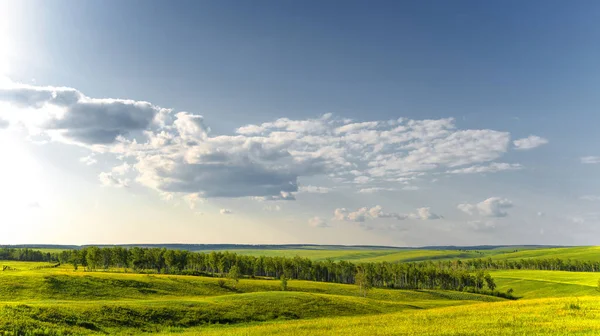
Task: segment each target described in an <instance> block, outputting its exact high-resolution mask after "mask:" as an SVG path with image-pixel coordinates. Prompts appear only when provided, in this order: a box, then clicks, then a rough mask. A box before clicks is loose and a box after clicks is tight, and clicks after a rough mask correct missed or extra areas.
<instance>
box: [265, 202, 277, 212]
mask: <svg viewBox="0 0 600 336" xmlns="http://www.w3.org/2000/svg"><path fill="white" fill-rule="evenodd" d="M263 210H265V211H271V212H275V211H281V207H280V206H279V205H278V204H274V205H265V206H264V207H263Z"/></svg>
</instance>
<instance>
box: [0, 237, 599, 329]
mask: <svg viewBox="0 0 600 336" xmlns="http://www.w3.org/2000/svg"><path fill="white" fill-rule="evenodd" d="M514 250H515V249H506V248H505V249H495V250H484V251H481V252H477V251H472V252H464V251H456V250H448V251H444V250H401V251H399V250H386V249H381V250H369V249H360V250H336V249H334V250H331V249H289V250H285V249H284V250H262V251H260V250H236V251H235V252H236V253H239V254H251V255H261V254H262V255H269V256H291V257H293V256H295V255H301V256H303V257H310V258H313V259H315V260H322V259H327V258H332V259H338V260H349V261H384V260H385V261H390V262H394V261H398V260H404V261H420V260H432V259H433V260H436V259H444V258H447V259H451V258H456V257H460V258H463V257H462V256H460V254H464V253H467V254H474V255H478V256H481V255H482V254H484V255H485V257H488V256H489V257H492V258H505V259H509V258H514V259H521V258H549V257H551V256H552V257H554V258H561V259H567V258H572V259H577V260H595V259H593V258H594V256H595V253H596V251H597V250H598V248H596V247H575V248H555V249H549V248H544V249H529V250H518V251H517V252H514ZM578 258H581V259H578ZM0 265H3V266H8V268H7V270H5V271H2V272H0V334H3V332H9V333H7V334H11V333H10V332H12V334H15V335H85V334H123V335H138V334H147V333H148V334H149V333H152V334H157V333H158V334H172V335H197V334H202V335H276V334H277V335H279V334H286V335H331V334H350V335H505V334H511V335H546V334H553V335H596V334H599V333H600V322H599V321H600V300H599V296H600V292H599V291H598V290H597V285H598V279H599V278H600V273H585V272H563V271H529V270H498V271H492V272H491V274H492V276H493V277H494V279H495V281H496V283H497V285H498V289H499V290H501V291H507V290H508V289H509V288H510V289H513V290H514V294H515V296H517V297H518V298H519V300H517V301H510V300H505V299H501V298H498V297H494V296H486V295H480V294H472V293H466V292H456V291H443V290H397V289H396V290H395V289H372V290H371V291H370V292H369V293H368V295H367V297H362V296H361V295H360V293H359V291H358V288H357V286H355V285H344V284H335V283H324V282H312V281H300V280H289V282H288V290H287V291H281V287H280V282H279V281H278V280H268V279H242V280H240V282H239V283H237V284H236V285H234V283H231V282H226V283H225V285H219V279H218V278H212V277H202V276H181V275H162V274H151V275H150V274H149V275H146V274H135V273H127V272H124V270H122V269H113V270H111V272H104V271H95V272H84V271H83V270H82V269H79V270H78V271H74V270H73V268H72V267H71V266H70V265H69V266H67V265H63V266H59V267H51V266H52V264H49V263H45V262H17V261H0Z"/></svg>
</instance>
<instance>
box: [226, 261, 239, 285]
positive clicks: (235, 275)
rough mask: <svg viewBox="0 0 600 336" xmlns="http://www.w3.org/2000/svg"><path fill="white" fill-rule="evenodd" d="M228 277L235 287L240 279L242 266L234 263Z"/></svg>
mask: <svg viewBox="0 0 600 336" xmlns="http://www.w3.org/2000/svg"><path fill="white" fill-rule="evenodd" d="M227 278H228V279H229V280H231V282H232V287H233V288H235V286H236V285H237V283H238V282H239V281H240V268H239V267H238V266H237V265H233V266H232V267H231V268H230V269H229V273H227Z"/></svg>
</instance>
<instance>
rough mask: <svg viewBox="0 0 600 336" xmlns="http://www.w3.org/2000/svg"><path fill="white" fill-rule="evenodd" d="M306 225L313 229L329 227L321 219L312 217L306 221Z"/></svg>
mask: <svg viewBox="0 0 600 336" xmlns="http://www.w3.org/2000/svg"><path fill="white" fill-rule="evenodd" d="M308 225H310V226H312V227H315V228H326V227H329V224H328V223H327V221H326V220H324V219H323V218H321V217H312V218H310V219H309V220H308Z"/></svg>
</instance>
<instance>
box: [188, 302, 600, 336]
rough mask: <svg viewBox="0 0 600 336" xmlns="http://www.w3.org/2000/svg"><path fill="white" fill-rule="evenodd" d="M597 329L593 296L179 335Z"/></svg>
mask: <svg viewBox="0 0 600 336" xmlns="http://www.w3.org/2000/svg"><path fill="white" fill-rule="evenodd" d="M197 334H202V335H249V336H251V335H261V336H263V335H264V336H269V335H295V336H304V335H307V336H308V335H311V336H313V335H315V336H325V335H332V334H336V335H357V336H362V335H365V336H367V335H368V336H370V335H415V336H416V335H419V336H433V335H436V336H437V335H453V336H458V335H486V336H488V335H489V336H503V335H523V336H525V335H527V336H529V335H565V336H567V335H569V336H570V335H599V334H600V301H598V299H597V298H595V297H584V298H580V299H578V300H575V299H572V298H559V299H538V300H523V301H510V302H498V303H487V304H474V305H467V306H459V307H446V308H439V309H432V310H426V311H405V312H400V313H392V314H382V315H376V316H356V317H339V318H320V319H314V320H304V321H289V322H285V323H281V322H268V323H263V324H258V325H246V326H231V327H213V328H203V329H193V330H189V331H188V332H186V333H184V335H197Z"/></svg>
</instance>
